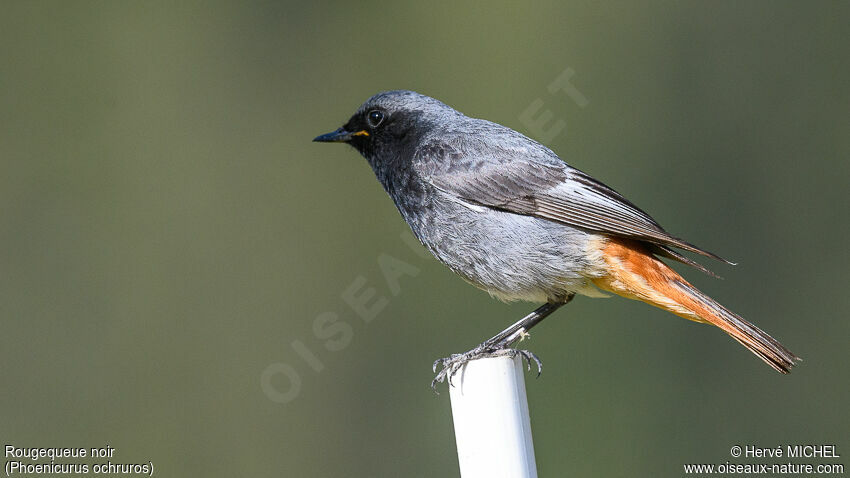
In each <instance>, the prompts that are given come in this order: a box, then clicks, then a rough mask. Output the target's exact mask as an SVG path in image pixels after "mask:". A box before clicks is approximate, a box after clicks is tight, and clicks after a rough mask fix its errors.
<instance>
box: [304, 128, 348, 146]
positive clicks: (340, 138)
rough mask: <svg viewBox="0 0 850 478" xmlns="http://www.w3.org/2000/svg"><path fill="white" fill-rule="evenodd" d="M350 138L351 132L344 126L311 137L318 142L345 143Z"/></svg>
mask: <svg viewBox="0 0 850 478" xmlns="http://www.w3.org/2000/svg"><path fill="white" fill-rule="evenodd" d="M350 140H351V133H349V132H348V131H346V130H345V129H344V128H340V129H338V130H336V131H333V132H331V133H326V134H323V135H321V136H316V137H315V138H313V141H318V142H319V143H347V142H348V141H350Z"/></svg>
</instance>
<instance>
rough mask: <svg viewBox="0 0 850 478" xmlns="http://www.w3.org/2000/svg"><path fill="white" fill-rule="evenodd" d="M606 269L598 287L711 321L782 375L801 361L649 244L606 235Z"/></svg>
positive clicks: (675, 312)
mask: <svg viewBox="0 0 850 478" xmlns="http://www.w3.org/2000/svg"><path fill="white" fill-rule="evenodd" d="M601 251H602V257H604V259H605V262H606V263H607V265H608V268H607V270H608V273H607V274H606V275H604V276H602V277H600V278H597V279H595V280H594V284H596V286H597V287H599V288H601V289H604V290H607V291H609V292H613V293H615V294H618V295H621V296H624V297H628V298H631V299H637V300H641V301H643V302H646V303H648V304H651V305H654V306H656V307H660V308H662V309H664V310H667V311H669V312H672V313H674V314H676V315H678V316H680V317H684V318H686V319H690V320H694V321H697V322H704V323H709V324H712V325H715V326H717V327H719V328H720V329H721V330H723V331H724V332H726V333H727V334H729V335H730V336H731V337H732V338H733V339H735V340H736V341H738V342H739V343H740V344H741V345H743V346H744V347H746V348H747V349H748V350H749V351H751V352H752V353H754V354H755V355H756V356H758V357H759V358H760V359H762V360H763V361H764V362H765V363H767V364H768V365H770V366H771V367H773V368H774V369H775V370H777V371H778V372H781V373H788V372H790V371H791V367H793V366H794V365H795V362H796V361H799V360H801V359H800V358H799V357H797V356H796V355H794V354H793V353H791V351H790V350H788V349H787V348H785V346H783V345H782V344H781V343H779V341H777V340H776V339H774V338H773V337H771V336H770V335H768V334H767V333H766V332H764V331H763V330H761V329H759V328H758V327H756V326H755V325H753V324H751V323H749V322H747V321H746V320H744V319H743V318H741V316H739V315H737V314H735V313H733V312H732V311H730V310H729V309H727V308H725V307H723V306H722V305H721V304H719V303H718V302H717V301H715V300H714V299H712V298H711V297H708V296H707V295H705V294H703V293H702V292H700V291H699V290H698V289H697V288H696V287H694V286H692V285H691V284H689V283H688V282H687V281H686V280H685V279H684V278H682V276H680V275H679V274H678V273H676V271H674V270H673V269H671V268H669V267H668V266H667V265H666V264H664V263H663V262H661V260H659V259H658V258H656V257H654V256H653V255H652V252H651V250H650V249H648V247H647V246H645V245H643V244H641V243H639V242H635V241H629V240H624V239H608V240H607V241H606V242H605V243H604V245H602V246H601Z"/></svg>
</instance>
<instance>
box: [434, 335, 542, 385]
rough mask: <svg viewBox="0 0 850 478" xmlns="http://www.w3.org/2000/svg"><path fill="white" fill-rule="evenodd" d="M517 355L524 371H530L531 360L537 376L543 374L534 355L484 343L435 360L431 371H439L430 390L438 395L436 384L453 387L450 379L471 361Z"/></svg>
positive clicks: (538, 359) (525, 351)
mask: <svg viewBox="0 0 850 478" xmlns="http://www.w3.org/2000/svg"><path fill="white" fill-rule="evenodd" d="M517 355H519V356H520V357H522V360H523V361H525V365H526V370H528V371H531V362H532V360H533V361H534V363H535V364H536V365H537V376H538V377H539V376H540V374H541V373H542V372H543V362H541V361H540V358H539V357H537V355H535V354H534V353H532V352H529V351H528V350H519V349H512V348H507V347H505V346H501V347H499V346H496V347H493V346H492V345H489V344H487V343H484V344H481V345H479V346H478V347H475V348H474V349H472V350H470V351H469V352H466V353H463V354H452V355H450V356H448V357H445V358H441V359H437V360H435V361H434V364H433V366H432V370H433V371H434V372H437V368H438V366H439V367H440V371H439V372H437V375H436V376H435V377H434V380H432V381H431V389H432V390H434V393H436V394H437V395H439V394H440V392H438V391H437V384H438V383H443V382H446V383H447V384H448V385H449V386H450V387H453V386H454V383H452V378H453V377H454V375H455V374H456V373H457V372H458V371H460V369H461V368H463V366H464V365H466V363H467V362H470V361H472V360H475V359H479V358H484V357H504V356H508V357H516V356H517Z"/></svg>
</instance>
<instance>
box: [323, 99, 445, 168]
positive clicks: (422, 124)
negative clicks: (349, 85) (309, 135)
mask: <svg viewBox="0 0 850 478" xmlns="http://www.w3.org/2000/svg"><path fill="white" fill-rule="evenodd" d="M456 115H460V113H458V112H457V111H455V110H454V109H452V108H451V107H449V106H447V105H445V104H443V103H441V102H440V101H437V100H435V99H434V98H430V97H428V96H425V95H421V94H419V93H416V92H413V91H405V90H395V91H385V92H383V93H378V94H377V95H375V96H373V97H371V98H369V99H368V100H366V102H365V103H363V105H361V106H360V108H358V109H357V111H356V112H355V113H354V114H353V115H352V116H351V118H350V119H349V120H348V122H347V123H345V124H344V125H343V126H342V127H341V128H339V129H337V130H336V131H332V132H330V133H327V134H323V135H321V136H318V137H316V138H315V139H313V141H318V142H332V143H348V144H349V145H351V146H353V147H354V148H355V149H357V151H359V152H360V154H362V155H363V156H364V157H366V159H368V160H369V161H370V162H372V163H373V165H374V163H375V162H376V161H378V162H385V160H386V158H409V156H410V155H411V154H412V151H413V150H414V148H415V145H416V143H417V141H418V140H419V139H421V138H422V137H423V136H424V135H425V134H427V133H428V132H429V131H431V130H432V129H433V128H434V127H435V126H438V125H441V124H445V123H447V122H448V120H450V119H451V118H452V117H454V116H456ZM406 152H407V153H409V154H405V153H406ZM382 159H384V161H382Z"/></svg>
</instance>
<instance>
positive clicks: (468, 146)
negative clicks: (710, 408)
mask: <svg viewBox="0 0 850 478" xmlns="http://www.w3.org/2000/svg"><path fill="white" fill-rule="evenodd" d="M314 141H321V142H344V143H348V144H350V145H351V146H353V147H354V148H355V149H357V151H359V152H360V154H362V155H363V156H364V157H365V158H366V160H367V161H368V162H369V164H370V165H371V166H372V169H373V170H374V171H375V175H376V176H377V177H378V180H379V181H380V182H381V184H382V185H383V186H384V189H385V190H386V191H387V193H389V195H390V197H392V199H393V201H394V202H395V205H396V207H398V210H399V212H401V215H402V217H404V220H405V221H407V223H408V224H409V225H410V228H411V229H412V230H413V233H414V234H415V235H416V237H417V238H418V239H419V240H420V241H421V242H422V244H424V245H425V247H426V248H427V249H428V250H429V251H431V253H432V254H434V256H435V257H436V258H437V259H438V260H440V262H442V263H443V264H445V265H447V266H448V267H449V268H450V269H451V270H453V271H454V272H456V273H457V274H458V275H460V276H461V277H463V278H464V279H465V280H466V281H467V282H469V283H471V284H473V285H475V286H476V287H479V288H481V289H484V290H486V291H487V292H489V293H490V295H492V296H494V297H496V298H499V299H501V300H504V301H512V300H525V301H531V302H537V303H541V302H542V303H543V305H542V306H540V307H539V308H537V309H536V310H534V311H533V312H531V313H530V314H529V315H527V316H526V317H524V318H522V319H521V320H520V321H518V322H516V323H515V324H513V325H511V326H510V327H508V328H507V329H505V330H504V331H502V332H500V333H499V334H498V335H496V336H495V337H493V338H491V339H489V340H487V341H485V342H483V343H482V344H480V345H479V346H477V347H475V348H474V349H472V350H470V351H469V352H466V353H463V354H455V355H452V356H450V357H448V358H445V359H440V360H437V362H435V364H434V369H435V371H436V369H437V367H438V366H440V368H441V370H440V372H439V373H438V374H437V376H436V378H435V379H434V381H433V382H432V386H433V385H435V384H436V383H437V382H442V381H443V380H445V379H446V378H448V379H451V376H452V374H453V373H454V372H455V371H457V370H458V369H459V368H460V367H461V366H462V365H463V364H464V363H466V362H468V361H469V360H473V359H475V358H479V357H485V356H494V355H516V354H520V355H522V356H523V357H524V358H525V359H526V360H529V359H531V360H535V361H536V362H537V365H538V371H539V367H540V361H539V360H538V359H537V357H536V356H534V355H533V354H531V353H530V352H528V351H524V350H516V349H513V348H510V345H511V344H512V343H513V342H514V341H516V340H517V339H519V338H521V337H523V336H524V335H525V334H526V333H527V332H528V330H529V329H531V328H532V327H533V326H535V325H536V324H537V323H539V322H540V321H541V320H543V319H544V318H545V317H546V316H548V315H549V314H551V313H552V312H554V311H555V310H556V309H558V308H559V307H561V306H562V305H564V304H566V303H567V302H569V301H570V300H571V299H572V298H573V297H574V296H575V294H577V293H578V294H583V295H587V296H597V297H598V296H600V295H604V294H602V293H601V292H600V290H599V289H601V290H603V291H607V292H613V293H615V294H617V295H620V296H623V297H627V298H629V299H637V300H641V301H643V302H646V303H649V304H651V305H654V306H656V307H660V308H662V309H664V310H667V311H669V312H672V313H674V314H676V315H678V316H680V317H684V318H686V319H690V320H694V321H697V322H704V323H708V324H712V325H715V326H717V327H720V329H722V330H723V331H724V332H726V333H727V334H729V335H730V336H731V337H732V338H733V339H735V340H737V341H738V342H740V343H741V345H743V346H744V347H746V348H747V349H749V350H750V351H751V352H753V353H754V354H756V355H757V356H758V357H759V358H760V359H762V360H764V361H765V362H766V363H767V364H768V365H770V366H771V367H773V368H774V369H776V370H778V371H779V372H782V373H788V372H789V371H790V369H791V367H792V366H794V363H795V361H797V360H800V359H799V358H798V357H797V356H795V355H794V354H793V353H791V352H790V351H789V350H788V349H786V348H785V347H784V346H782V344H780V343H779V342H778V341H776V340H775V339H774V338H773V337H771V336H770V335H768V334H767V333H765V332H764V331H762V330H761V329H759V328H758V327H756V326H755V325H753V324H751V323H749V322H747V321H746V320H744V319H742V318H741V317H740V316H738V315H737V314H735V313H733V312H731V311H729V310H728V309H726V308H725V307H723V306H722V305H720V304H719V303H718V302H716V301H715V300H713V299H711V298H710V297H708V296H707V295H705V294H703V293H702V292H700V291H698V290H697V289H696V288H695V287H694V286H692V285H691V284H689V283H688V282H687V281H686V280H685V279H683V278H682V276H680V275H679V274H678V273H676V272H675V271H674V270H673V269H671V268H670V267H668V266H667V265H666V264H665V263H664V262H662V261H661V260H660V259H659V257H665V258H668V259H672V260H675V261H679V262H682V263H685V264H687V265H689V266H693V267H695V268H697V269H700V270H702V271H704V272H707V273H709V274H711V273H710V272H709V271H708V270H707V269H705V268H704V267H703V266H701V265H699V264H697V263H696V262H694V261H693V260H691V259H689V258H687V257H685V256H683V255H682V254H680V253H679V252H677V251H676V250H675V249H674V248H678V249H682V250H685V251H689V252H693V253H696V254H700V255H703V256H707V257H711V258H713V259H718V260H721V261H724V262H728V261H725V260H724V259H722V258H720V257H718V256H716V255H714V254H712V253H710V252H707V251H705V250H703V249H700V248H698V247H696V246H694V245H692V244H690V243H688V242H685V241H683V240H681V239H679V238H676V237H674V236H671V235H670V234H668V233H667V232H666V231H665V230H664V229H663V228H662V227H661V226H660V225H659V224H658V223H657V222H655V220H654V219H652V217H650V216H649V215H648V214H647V213H645V212H643V211H642V210H641V209H640V208H638V207H637V206H635V205H634V204H633V203H632V202H630V201H629V200H628V199H626V198H624V197H623V196H621V195H620V194H619V193H617V192H616V191H614V190H613V189H611V188H609V187H608V186H606V185H604V184H602V183H601V182H599V181H597V180H595V179H593V178H592V177H590V176H588V175H587V174H585V173H583V172H581V171H579V170H577V169H575V168H572V167H570V166H569V165H567V164H566V163H564V162H563V161H562V160H561V159H560V158H558V156H556V155H555V153H553V152H552V151H551V150H550V149H549V148H546V147H545V146H543V145H541V144H540V143H538V142H536V141H534V140H531V139H529V138H527V137H525V136H523V135H522V134H520V133H517V132H516V131H514V130H512V129H510V128H506V127H504V126H501V125H498V124H495V123H492V122H490V121H485V120H480V119H474V118H469V117H467V116H465V115H463V114H461V113H460V112H458V111H455V110H454V109H452V108H450V107H449V106H447V105H445V104H443V103H441V102H440V101H437V100H435V99H433V98H430V97H427V96H424V95H420V94H419V93H415V92H412V91H387V92H384V93H379V94H377V95H375V96H373V97H372V98H369V100H367V101H366V102H365V103H364V104H363V105H362V106H361V107H360V108H359V109H358V110H357V112H355V113H354V115H353V116H352V117H351V119H349V120H348V122H347V123H346V124H345V125H344V126H343V127H341V128H339V129H337V130H336V131H334V132H332V133H328V134H324V135H321V136H319V137H317V138H316V139H314ZM730 264H731V263H730Z"/></svg>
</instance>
